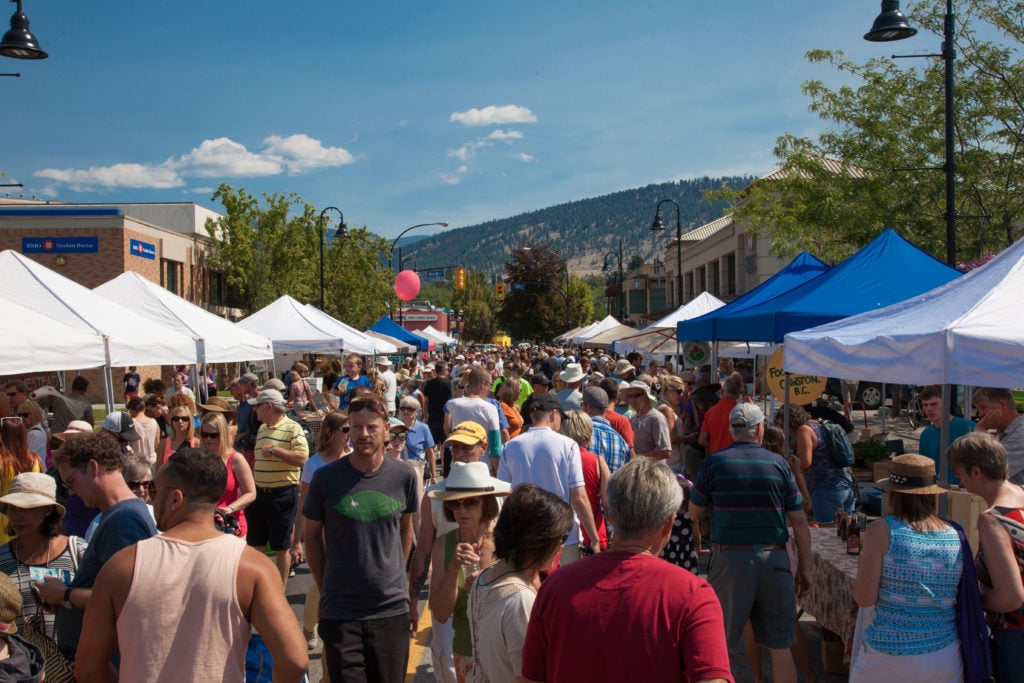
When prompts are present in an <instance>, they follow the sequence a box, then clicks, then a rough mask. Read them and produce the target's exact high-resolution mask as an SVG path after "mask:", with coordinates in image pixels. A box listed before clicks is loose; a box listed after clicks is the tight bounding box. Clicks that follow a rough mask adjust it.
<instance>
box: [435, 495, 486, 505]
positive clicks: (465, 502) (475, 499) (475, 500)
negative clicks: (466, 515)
mask: <svg viewBox="0 0 1024 683" xmlns="http://www.w3.org/2000/svg"><path fill="white" fill-rule="evenodd" d="M480 503H481V499H480V498H478V497H475V496H474V497H472V498H459V499H458V500H446V501H445V502H444V504H445V505H446V506H447V507H450V508H475V507H476V506H477V505H479V504H480Z"/></svg>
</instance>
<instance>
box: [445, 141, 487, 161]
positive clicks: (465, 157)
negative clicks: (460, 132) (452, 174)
mask: <svg viewBox="0 0 1024 683" xmlns="http://www.w3.org/2000/svg"><path fill="white" fill-rule="evenodd" d="M490 146H491V143H489V142H488V141H487V140H485V139H478V140H470V141H469V142H467V143H466V144H464V145H462V147H457V148H456V149H450V150H448V156H450V157H455V158H456V159H458V160H459V161H469V160H470V159H472V158H473V157H475V156H476V153H477V151H478V150H481V149H483V148H485V147H490Z"/></svg>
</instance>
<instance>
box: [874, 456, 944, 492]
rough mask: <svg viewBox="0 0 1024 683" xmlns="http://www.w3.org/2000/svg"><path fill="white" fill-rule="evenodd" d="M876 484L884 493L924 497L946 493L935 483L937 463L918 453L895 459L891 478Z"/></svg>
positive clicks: (890, 474)
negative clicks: (890, 492) (893, 492)
mask: <svg viewBox="0 0 1024 683" xmlns="http://www.w3.org/2000/svg"><path fill="white" fill-rule="evenodd" d="M876 483H877V484H878V488H879V489H881V490H882V491H895V492H896V493H909V494H914V495H922V496H923V495H931V494H935V493H946V489H944V488H942V487H941V486H939V485H938V484H936V483H935V461H934V460H932V459H931V458H929V457H928V456H926V455H917V454H916V453H910V454H907V455H898V456H896V457H895V458H893V459H892V469H891V470H890V471H889V478H888V479H880V480H878V481H877V482H876Z"/></svg>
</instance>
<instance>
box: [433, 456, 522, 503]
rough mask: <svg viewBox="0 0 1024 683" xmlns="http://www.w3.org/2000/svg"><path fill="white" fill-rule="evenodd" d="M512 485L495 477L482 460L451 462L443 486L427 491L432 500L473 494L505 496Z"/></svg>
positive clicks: (458, 498) (470, 496)
mask: <svg viewBox="0 0 1024 683" xmlns="http://www.w3.org/2000/svg"><path fill="white" fill-rule="evenodd" d="M511 491H512V485H511V484H509V483H508V482H507V481H502V480H500V479H495V478H494V477H492V476H491V470H490V468H489V467H487V463H484V462H453V463H452V471H451V472H450V473H449V474H448V478H447V479H445V480H444V488H442V489H437V490H435V491H427V496H429V497H430V498H433V499H434V500H460V499H462V498H472V497H473V496H507V495H508V494H509V493H510V492H511Z"/></svg>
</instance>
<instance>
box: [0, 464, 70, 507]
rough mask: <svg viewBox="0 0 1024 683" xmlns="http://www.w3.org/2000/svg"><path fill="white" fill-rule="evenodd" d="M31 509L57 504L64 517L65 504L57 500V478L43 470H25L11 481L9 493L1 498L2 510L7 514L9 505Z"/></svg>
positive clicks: (0, 505)
mask: <svg viewBox="0 0 1024 683" xmlns="http://www.w3.org/2000/svg"><path fill="white" fill-rule="evenodd" d="M8 505H13V506H14V507H16V508H23V509H25V510H30V509H32V508H41V507H48V506H50V505H55V506H56V507H57V512H59V513H60V516H61V517H63V516H64V513H65V510H64V506H63V505H61V504H60V503H58V502H57V480H56V479H54V478H53V477H51V476H50V475H48V474H43V473H42V472H23V473H21V474H19V475H17V476H16V477H14V481H12V482H11V488H10V490H9V491H8V492H7V495H6V496H4V497H3V498H0V512H2V513H4V514H7V506H8Z"/></svg>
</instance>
